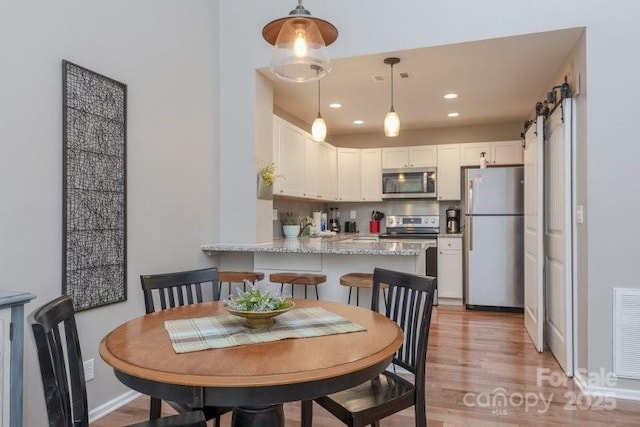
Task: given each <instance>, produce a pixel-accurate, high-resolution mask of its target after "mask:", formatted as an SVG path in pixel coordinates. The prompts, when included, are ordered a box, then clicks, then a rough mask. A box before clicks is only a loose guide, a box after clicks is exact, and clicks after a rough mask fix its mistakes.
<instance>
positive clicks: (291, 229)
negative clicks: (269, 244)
mask: <svg viewBox="0 0 640 427" xmlns="http://www.w3.org/2000/svg"><path fill="white" fill-rule="evenodd" d="M280 223H281V224H282V234H284V237H298V233H300V215H299V214H298V213H297V212H293V211H286V212H282V213H281V214H280Z"/></svg>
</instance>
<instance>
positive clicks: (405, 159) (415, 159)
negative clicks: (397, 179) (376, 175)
mask: <svg viewBox="0 0 640 427" xmlns="http://www.w3.org/2000/svg"><path fill="white" fill-rule="evenodd" d="M437 163H438V150H437V148H436V146H435V145H416V146H413V147H393V148H389V147H387V148H383V149H382V168H383V169H397V168H424V167H435V166H436V165H437Z"/></svg>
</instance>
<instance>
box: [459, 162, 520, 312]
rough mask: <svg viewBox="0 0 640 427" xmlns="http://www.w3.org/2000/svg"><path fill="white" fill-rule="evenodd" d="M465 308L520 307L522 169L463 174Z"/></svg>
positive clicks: (478, 170)
mask: <svg viewBox="0 0 640 427" xmlns="http://www.w3.org/2000/svg"><path fill="white" fill-rule="evenodd" d="M465 186H466V198H465V218H464V219H465V230H464V235H465V304H466V305H467V308H471V309H473V308H478V309H482V308H504V309H515V310H517V309H521V308H522V307H524V268H523V254H524V247H523V238H524V215H523V211H524V206H523V203H524V170H523V167H522V166H519V167H504V168H488V169H467V170H466V171H465Z"/></svg>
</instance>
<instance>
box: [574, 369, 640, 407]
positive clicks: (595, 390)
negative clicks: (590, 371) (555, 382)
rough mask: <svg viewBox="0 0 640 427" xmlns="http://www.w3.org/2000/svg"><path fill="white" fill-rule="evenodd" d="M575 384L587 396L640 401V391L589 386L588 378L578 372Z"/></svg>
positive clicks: (575, 376)
mask: <svg viewBox="0 0 640 427" xmlns="http://www.w3.org/2000/svg"><path fill="white" fill-rule="evenodd" d="M573 382H575V383H576V385H577V386H578V388H580V391H582V393H584V394H586V395H590V396H608V397H613V398H614V399H623V400H636V401H640V390H631V389H628V388H613V387H602V386H597V385H591V384H587V380H586V378H585V377H584V376H583V375H582V373H578V372H577V371H576V373H575V375H574V377H573Z"/></svg>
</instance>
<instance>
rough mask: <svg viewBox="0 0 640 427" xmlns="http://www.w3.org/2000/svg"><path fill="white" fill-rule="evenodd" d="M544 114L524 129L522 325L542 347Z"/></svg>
mask: <svg viewBox="0 0 640 427" xmlns="http://www.w3.org/2000/svg"><path fill="white" fill-rule="evenodd" d="M543 137H544V118H543V117H542V116H538V118H537V120H536V121H535V123H533V124H532V125H531V126H530V127H529V129H527V132H526V133H525V139H524V141H525V149H524V326H525V328H526V329H527V332H528V333H529V336H530V337H531V340H532V341H533V345H535V347H536V350H538V351H539V352H541V351H542V350H543V348H544V335H543V331H544V275H543V274H544V244H543V243H544V241H543V236H544V229H543V219H544V210H543V209H544V198H543V190H544V175H543V172H544V139H543Z"/></svg>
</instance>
